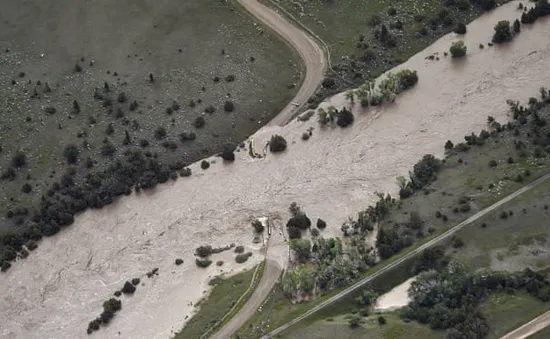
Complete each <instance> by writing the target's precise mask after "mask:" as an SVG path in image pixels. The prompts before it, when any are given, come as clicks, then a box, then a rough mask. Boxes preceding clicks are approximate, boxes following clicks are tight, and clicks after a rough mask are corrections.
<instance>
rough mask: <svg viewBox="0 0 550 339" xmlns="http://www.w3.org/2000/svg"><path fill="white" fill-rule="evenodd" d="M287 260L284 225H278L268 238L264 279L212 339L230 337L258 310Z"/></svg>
mask: <svg viewBox="0 0 550 339" xmlns="http://www.w3.org/2000/svg"><path fill="white" fill-rule="evenodd" d="M287 262H288V247H287V245H286V243H285V239H284V237H283V229H282V225H277V227H276V228H275V229H274V230H273V232H272V235H271V237H270V238H269V240H268V244H267V254H266V263H265V267H264V272H263V275H262V279H261V280H260V282H259V283H258V286H257V287H256V289H255V290H254V293H252V295H251V296H250V299H248V301H247V302H246V304H244V306H243V307H242V308H241V309H240V310H239V312H238V313H237V314H236V315H235V316H234V317H233V318H232V319H231V320H230V321H229V322H228V323H227V324H226V325H225V326H224V327H222V328H221V329H220V330H219V331H218V332H217V333H215V334H214V335H212V337H211V338H212V339H227V338H230V337H231V336H232V335H233V333H235V332H236V331H237V330H238V329H239V328H241V327H242V326H243V325H244V324H245V323H246V321H247V320H248V319H249V318H250V317H252V315H254V313H256V312H258V308H259V307H260V306H261V304H262V302H263V301H264V300H265V299H266V298H267V296H268V295H269V292H271V290H272V289H273V287H274V286H275V283H276V282H277V280H278V279H279V277H280V275H281V273H282V271H283V269H284V268H285V267H286V263H287Z"/></svg>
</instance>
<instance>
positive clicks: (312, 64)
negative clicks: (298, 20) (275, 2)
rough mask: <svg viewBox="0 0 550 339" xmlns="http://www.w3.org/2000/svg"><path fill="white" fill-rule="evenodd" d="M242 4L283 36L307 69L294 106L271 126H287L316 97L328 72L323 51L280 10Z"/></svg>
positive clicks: (251, 1) (247, 0) (248, 1)
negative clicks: (315, 93)
mask: <svg viewBox="0 0 550 339" xmlns="http://www.w3.org/2000/svg"><path fill="white" fill-rule="evenodd" d="M239 3H240V4H242V5H243V7H244V8H245V9H246V10H247V11H248V12H250V14H252V15H253V16H254V17H256V18H257V19H258V20H260V21H261V22H262V23H264V24H265V25H266V26H268V27H269V28H271V29H272V30H273V31H275V32H276V33H277V34H279V35H280V36H281V37H282V38H283V39H284V40H285V41H286V42H288V43H289V44H290V45H291V46H292V47H293V48H294V49H295V50H296V52H298V54H299V55H300V58H301V59H302V60H303V62H304V64H305V67H306V74H305V77H304V82H303V83H302V86H301V87H300V90H299V91H298V93H296V96H295V97H294V99H292V101H291V102H290V103H288V104H287V105H286V107H285V108H284V109H283V110H282V111H281V113H279V114H278V115H277V116H276V117H275V118H273V120H271V121H270V122H269V123H268V125H270V126H275V125H280V126H282V125H285V124H286V123H288V122H289V121H290V120H292V118H293V117H294V116H295V115H296V114H297V113H298V112H299V111H300V109H301V108H302V107H303V106H304V105H305V104H306V103H307V100H308V99H309V98H310V97H311V96H312V95H313V93H314V92H315V90H316V89H317V87H318V86H319V84H320V83H321V80H322V79H323V75H324V74H325V71H326V69H327V59H326V57H325V54H324V52H323V49H322V48H321V47H320V46H319V45H318V44H317V42H316V41H315V40H314V39H313V38H312V37H310V36H309V35H308V34H306V33H305V32H304V31H302V30H301V29H299V28H298V27H296V26H294V25H293V24H291V23H290V22H288V21H287V20H286V19H285V18H283V17H282V16H281V15H280V14H279V13H277V12H276V11H274V10H272V9H270V8H268V7H266V6H265V5H262V4H261V3H259V2H258V1H257V0H239Z"/></svg>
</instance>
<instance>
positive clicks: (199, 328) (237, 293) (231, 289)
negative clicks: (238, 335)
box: [174, 261, 265, 339]
mask: <svg viewBox="0 0 550 339" xmlns="http://www.w3.org/2000/svg"><path fill="white" fill-rule="evenodd" d="M264 265H265V261H262V262H261V263H260V264H258V265H257V266H256V267H255V268H253V269H250V270H247V271H245V272H242V273H238V274H236V275H233V276H231V277H228V278H220V277H216V278H214V279H212V280H211V281H210V282H209V285H211V286H213V288H212V291H210V293H209V294H208V296H206V297H205V299H203V300H202V301H200V302H199V303H197V304H196V305H195V306H196V307H197V308H198V310H197V313H195V314H194V315H193V316H192V317H191V319H189V320H188V321H187V322H186V324H185V326H184V327H183V329H182V330H181V331H179V332H177V333H176V335H175V336H174V339H179V338H182V339H183V338H202V337H203V336H204V335H205V334H207V333H210V334H211V333H214V332H215V331H216V330H217V329H219V328H221V327H222V326H223V325H224V324H225V323H226V322H227V321H229V320H230V319H231V317H232V316H233V315H235V314H236V313H237V312H238V311H239V310H240V309H241V307H242V306H243V305H244V304H245V303H246V301H247V300H248V298H249V297H250V296H251V295H252V293H253V292H254V289H255V287H256V285H257V284H258V283H259V281H260V280H261V277H262V273H263V268H264Z"/></svg>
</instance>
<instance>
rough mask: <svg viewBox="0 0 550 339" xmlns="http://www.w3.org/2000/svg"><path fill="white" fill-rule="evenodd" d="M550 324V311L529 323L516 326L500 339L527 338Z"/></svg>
mask: <svg viewBox="0 0 550 339" xmlns="http://www.w3.org/2000/svg"><path fill="white" fill-rule="evenodd" d="M548 326H550V311H548V312H546V313H543V314H542V315H540V316H538V317H536V318H535V319H533V320H531V321H530V322H528V323H527V324H525V325H523V326H521V327H518V328H516V329H515V330H513V331H511V332H508V333H507V334H506V335H504V336H502V337H501V338H500V339H523V338H527V337H529V336H531V335H533V334H535V333H537V332H538V331H540V330H542V329H544V328H546V327H548Z"/></svg>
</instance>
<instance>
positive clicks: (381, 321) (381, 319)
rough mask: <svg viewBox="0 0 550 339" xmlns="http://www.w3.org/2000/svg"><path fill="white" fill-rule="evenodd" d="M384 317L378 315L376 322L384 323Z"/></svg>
mask: <svg viewBox="0 0 550 339" xmlns="http://www.w3.org/2000/svg"><path fill="white" fill-rule="evenodd" d="M386 322H387V321H386V318H384V317H383V316H379V317H378V324H380V325H386Z"/></svg>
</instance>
